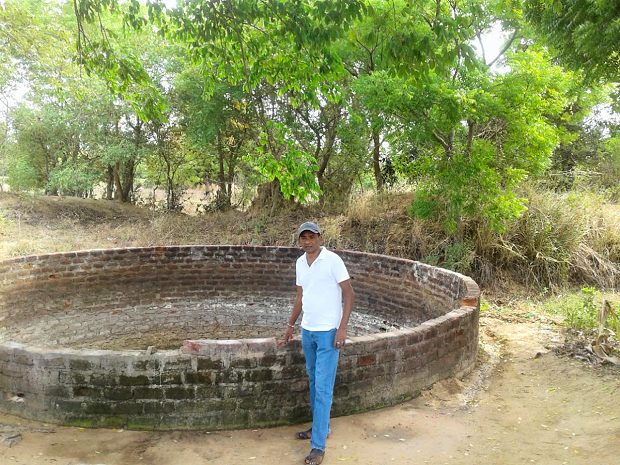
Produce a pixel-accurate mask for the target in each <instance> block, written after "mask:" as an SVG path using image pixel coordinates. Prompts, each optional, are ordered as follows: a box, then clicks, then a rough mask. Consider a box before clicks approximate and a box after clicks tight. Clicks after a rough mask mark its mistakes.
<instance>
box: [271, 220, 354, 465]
mask: <svg viewBox="0 0 620 465" xmlns="http://www.w3.org/2000/svg"><path fill="white" fill-rule="evenodd" d="M297 238H298V240H299V245H300V247H301V248H302V249H303V250H304V252H305V253H304V254H303V255H302V256H301V257H299V258H298V259H297V263H296V284H297V293H296V295H295V303H294V304H293V311H292V313H291V316H290V318H289V321H288V323H287V328H286V332H285V333H284V336H283V338H282V339H281V340H280V341H279V345H280V346H283V345H285V344H287V343H288V342H289V340H290V339H291V337H292V336H293V331H294V329H295V322H296V321H297V318H298V317H299V314H300V313H301V312H302V310H303V317H302V320H301V328H302V330H301V344H302V348H303V351H304V355H305V357H306V370H307V372H308V380H309V383H310V407H311V409H312V427H311V428H310V429H309V430H307V431H300V432H299V433H297V435H296V437H297V438H298V439H310V446H311V450H310V453H309V454H308V455H307V456H306V458H305V461H304V462H305V463H306V464H308V465H318V464H320V463H321V462H322V461H323V457H324V456H325V443H326V440H327V435H328V434H329V414H330V410H331V405H332V398H333V392H334V381H335V380H336V369H337V367H338V357H339V355H340V349H342V347H343V346H344V344H345V342H346V338H347V324H348V323H349V316H350V315H351V309H352V308H353V300H354V298H355V294H354V292H353V287H351V278H350V277H349V273H348V271H347V268H346V266H345V265H344V262H343V261H342V259H341V258H340V257H339V256H338V255H336V254H335V253H333V252H331V251H329V250H327V249H326V248H325V247H322V246H321V229H320V228H319V226H318V225H317V224H316V223H312V222H305V223H303V224H302V225H301V226H300V227H299V229H298V230H297Z"/></svg>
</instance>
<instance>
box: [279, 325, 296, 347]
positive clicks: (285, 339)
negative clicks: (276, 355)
mask: <svg viewBox="0 0 620 465" xmlns="http://www.w3.org/2000/svg"><path fill="white" fill-rule="evenodd" d="M294 331H295V328H291V327H290V326H287V327H286V331H285V332H284V336H282V339H279V340H278V342H277V343H276V344H277V346H278V347H284V346H285V345H286V344H288V343H289V341H290V340H291V338H292V337H293V332H294Z"/></svg>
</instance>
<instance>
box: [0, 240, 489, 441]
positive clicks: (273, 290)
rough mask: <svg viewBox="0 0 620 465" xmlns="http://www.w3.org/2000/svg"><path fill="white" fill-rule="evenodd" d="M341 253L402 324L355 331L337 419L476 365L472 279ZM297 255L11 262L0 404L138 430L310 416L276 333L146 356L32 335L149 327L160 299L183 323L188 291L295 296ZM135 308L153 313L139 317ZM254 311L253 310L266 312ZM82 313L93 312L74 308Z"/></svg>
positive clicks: (4, 274)
mask: <svg viewBox="0 0 620 465" xmlns="http://www.w3.org/2000/svg"><path fill="white" fill-rule="evenodd" d="M340 254H341V256H342V257H343V259H344V260H345V262H346V264H347V266H348V268H349V272H350V274H351V276H352V278H353V286H354V288H355V290H356V294H357V301H358V303H359V307H358V308H363V309H365V310H364V311H366V312H369V313H374V314H375V315H376V316H377V318H378V319H383V318H387V319H389V320H390V321H394V322H397V323H398V326H401V327H402V329H398V330H395V331H388V332H383V333H378V334H367V335H364V336H356V337H352V338H351V341H350V342H349V343H348V344H347V345H346V346H345V348H344V349H343V352H342V354H341V359H340V366H339V372H338V376H337V380H336V395H335V399H334V406H333V412H334V414H335V415H341V414H347V413H353V412H359V411H364V410H368V409H372V408H378V407H381V406H385V405H391V404H394V403H397V402H400V401H402V400H405V399H408V398H411V397H414V396H415V395H417V394H418V393H419V392H420V390H421V389H424V388H426V387H428V386H430V385H431V384H432V383H433V382H435V381H437V380H439V379H443V378H445V377H448V376H452V375H454V374H459V373H463V372H466V371H468V370H471V368H472V367H473V365H474V362H475V357H476V351H477V340H478V307H479V303H478V299H479V291H478V287H477V286H476V284H475V283H474V282H473V281H472V280H471V279H469V278H466V277H464V276H462V275H458V274H456V273H452V272H449V271H445V270H441V269H438V268H434V267H430V266H427V265H423V264H420V263H417V262H412V261H408V260H402V259H396V258H392V257H386V256H381V255H372V254H364V253H360V252H350V251H342V252H340ZM298 256H299V250H298V249H295V248H283V247H277V248H269V247H250V246H188V247H155V248H132V249H115V250H94V251H85V252H73V253H62V254H50V255H41V256H36V257H22V258H16V259H12V260H6V261H3V262H0V283H1V284H2V288H1V291H0V318H1V319H2V320H1V322H0V325H2V326H3V328H2V332H0V391H1V392H0V397H1V399H0V410H2V411H4V412H8V413H14V414H17V415H21V416H24V417H28V418H37V419H41V420H45V421H50V422H58V423H65V424H76V425H84V426H123V427H128V428H137V429H153V428H155V429H173V428H207V429H219V428H235V427H256V426H263V425H275V424H283V423H290V422H297V421H301V420H303V419H306V418H307V417H308V415H309V408H308V400H307V381H306V378H305V371H304V360H303V354H302V353H301V349H300V345H299V341H295V342H294V343H293V344H292V345H290V346H289V347H286V348H284V349H277V348H276V344H275V339H274V338H273V337H269V338H263V339H231V340H195V341H187V342H186V343H185V344H184V345H183V347H182V348H181V349H177V350H157V351H155V352H154V353H149V352H147V351H145V350H115V351H112V350H78V349H74V348H67V347H62V344H64V343H69V342H71V341H70V340H69V339H67V340H65V341H63V340H62V337H60V336H58V337H55V338H48V339H45V337H43V336H41V337H40V338H39V339H36V340H33V338H30V339H28V337H27V336H28V334H30V333H31V332H32V328H35V327H37V326H36V325H37V322H39V321H60V322H61V323H59V325H61V326H62V327H60V328H56V330H55V332H53V331H50V333H54V334H57V335H62V334H65V335H67V336H66V337H67V338H70V337H72V336H71V334H75V335H76V336H75V338H77V339H79V337H80V336H79V335H80V334H90V333H93V332H94V331H95V329H93V328H96V329H98V330H99V331H100V332H102V333H101V334H99V336H101V337H103V338H106V337H107V338H111V339H114V337H117V335H116V334H114V331H112V330H110V327H112V328H113V327H115V326H114V324H111V322H112V321H116V320H120V321H122V322H123V324H120V325H117V326H116V327H118V328H124V330H125V331H127V329H128V328H129V331H134V332H139V331H147V330H148V329H149V327H150V326H149V325H150V323H148V321H146V320H145V319H140V317H139V316H140V315H142V316H143V315H144V314H148V313H149V312H148V309H149V306H152V305H157V306H158V307H157V311H153V312H151V313H152V315H155V316H156V317H155V316H152V319H153V321H155V320H156V321H157V322H158V324H168V325H169V326H170V328H175V322H176V323H179V321H181V320H182V318H181V317H180V316H179V314H178V313H176V314H175V311H178V309H179V308H181V307H180V304H181V303H183V304H184V305H185V304H186V303H187V302H188V301H189V302H194V301H195V302H200V301H204V300H208V299H220V300H221V301H226V299H235V298H239V296H245V298H246V299H247V297H248V296H251V298H252V299H253V300H254V301H256V302H260V301H262V300H268V299H276V300H277V299H286V298H288V297H286V296H291V295H292V293H293V292H294V261H295V259H296V258H297V257H298ZM280 301H282V300H280ZM283 302H285V301H283ZM128 308H131V309H136V308H138V309H142V311H138V312H137V313H136V315H135V318H133V319H132V318H128V316H127V315H128V310H127V309H128ZM183 308H185V307H183ZM251 310H252V309H251V306H250V307H249V313H248V315H247V318H252V317H253V316H255V312H252V311H251ZM288 310H289V309H288V308H286V311H288ZM78 314H80V315H82V318H80V319H78V318H75V317H73V315H78ZM102 315H103V316H104V318H100V317H101V316H102ZM63 316H64V317H65V318H63ZM199 317H200V313H199V312H198V313H197V315H196V318H199ZM283 317H284V318H285V316H283ZM46 318H47V320H45V319H46ZM89 321H90V322H91V323H92V322H96V323H95V324H89V323H88V322H89ZM248 321H249V320H248ZM270 321H275V320H270ZM106 322H107V323H110V324H109V325H106ZM284 322H285V320H284V321H283V322H282V329H283V328H284ZM78 323H79V324H78ZM272 324H274V323H272ZM188 327H189V326H188ZM28 328H31V329H30V330H29V329H28ZM106 331H110V333H106ZM240 334H245V333H240ZM91 335H92V334H91ZM20 337H21V339H22V340H20ZM59 344H60V346H59Z"/></svg>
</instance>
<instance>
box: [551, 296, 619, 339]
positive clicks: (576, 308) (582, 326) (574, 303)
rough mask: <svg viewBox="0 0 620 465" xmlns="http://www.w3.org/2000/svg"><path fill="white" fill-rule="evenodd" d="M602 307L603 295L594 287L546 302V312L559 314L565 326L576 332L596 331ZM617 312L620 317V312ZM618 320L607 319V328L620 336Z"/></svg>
mask: <svg viewBox="0 0 620 465" xmlns="http://www.w3.org/2000/svg"><path fill="white" fill-rule="evenodd" d="M601 306H602V296H601V293H600V292H599V291H598V290H597V289H596V288H594V287H583V288H581V291H580V292H579V293H569V294H564V295H560V296H558V297H555V298H552V299H550V300H548V301H547V302H545V304H544V305H543V308H544V309H545V311H547V312H549V313H553V314H559V315H561V316H562V317H563V318H564V325H565V326H566V327H568V328H571V329H575V330H581V331H583V330H586V331H594V330H596V328H597V327H598V325H599V311H600V309H601ZM612 311H615V312H616V314H617V315H618V316H620V311H618V310H612ZM618 321H619V320H618V318H617V317H616V318H614V317H613V315H610V316H608V317H607V320H606V321H605V327H607V328H609V329H611V330H612V331H614V333H615V334H620V324H619V323H618Z"/></svg>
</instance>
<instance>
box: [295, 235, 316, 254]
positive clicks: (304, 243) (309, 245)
mask: <svg viewBox="0 0 620 465" xmlns="http://www.w3.org/2000/svg"><path fill="white" fill-rule="evenodd" d="M299 247H301V248H302V249H303V250H304V252H306V253H308V254H311V255H312V254H313V253H315V252H318V250H319V249H320V248H321V235H320V234H316V233H313V232H312V231H304V232H302V233H301V234H300V235H299Z"/></svg>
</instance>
